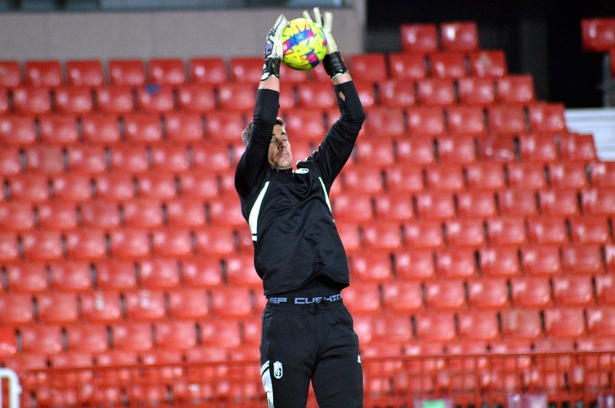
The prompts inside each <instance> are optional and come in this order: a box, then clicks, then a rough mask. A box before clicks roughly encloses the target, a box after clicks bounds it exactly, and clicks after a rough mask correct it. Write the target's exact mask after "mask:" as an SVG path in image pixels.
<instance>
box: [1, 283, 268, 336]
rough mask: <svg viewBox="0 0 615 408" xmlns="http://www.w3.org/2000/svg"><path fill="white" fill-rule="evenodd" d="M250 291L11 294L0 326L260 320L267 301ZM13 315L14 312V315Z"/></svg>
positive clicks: (242, 288) (224, 288) (4, 302)
mask: <svg viewBox="0 0 615 408" xmlns="http://www.w3.org/2000/svg"><path fill="white" fill-rule="evenodd" d="M256 291H258V289H256V290H255V291H253V290H252V289H251V288H249V287H245V286H237V287H227V286H219V287H216V288H215V290H211V291H208V290H206V289H200V288H175V289H173V290H166V291H163V290H161V289H151V290H150V289H140V290H136V289H133V290H124V291H122V292H118V291H109V290H107V291H89V292H82V293H79V294H78V293H75V292H41V293H36V294H34V295H30V294H21V293H11V294H6V295H5V296H3V298H2V300H1V301H0V302H1V303H2V305H3V308H4V310H6V311H7V314H5V315H3V316H2V317H1V318H0V325H9V326H10V325H13V326H15V325H31V324H34V325H37V324H40V325H49V324H78V323H114V322H120V321H131V322H137V321H166V320H194V319H202V318H235V317H249V316H254V317H256V316H258V315H259V314H260V313H261V312H262V308H263V306H264V302H265V298H264V296H263V295H262V290H261V291H260V292H259V293H257V294H255V293H253V292H256ZM8 312H10V313H8Z"/></svg>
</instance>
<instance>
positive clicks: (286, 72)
mask: <svg viewBox="0 0 615 408" xmlns="http://www.w3.org/2000/svg"><path fill="white" fill-rule="evenodd" d="M280 75H281V77H282V78H284V82H287V83H288V84H298V83H300V84H304V83H306V82H308V81H310V79H311V75H310V72H309V71H301V70H298V69H291V68H289V67H288V66H287V65H286V64H282V65H280Z"/></svg>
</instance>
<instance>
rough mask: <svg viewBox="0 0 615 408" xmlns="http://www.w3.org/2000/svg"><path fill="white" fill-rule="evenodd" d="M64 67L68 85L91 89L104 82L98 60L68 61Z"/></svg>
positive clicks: (100, 64)
mask: <svg viewBox="0 0 615 408" xmlns="http://www.w3.org/2000/svg"><path fill="white" fill-rule="evenodd" d="M65 65H66V79H67V81H66V82H67V84H68V85H72V86H78V87H92V88H93V87H98V86H101V85H103V84H104V82H105V76H104V73H103V67H102V63H101V62H100V60H97V59H91V60H68V61H66V64H65Z"/></svg>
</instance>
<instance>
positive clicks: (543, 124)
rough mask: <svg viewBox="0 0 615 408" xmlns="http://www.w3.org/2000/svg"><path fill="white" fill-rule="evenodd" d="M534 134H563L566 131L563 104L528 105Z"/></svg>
mask: <svg viewBox="0 0 615 408" xmlns="http://www.w3.org/2000/svg"><path fill="white" fill-rule="evenodd" d="M527 110H528V118H529V124H530V129H531V131H532V132H561V131H565V130H566V118H565V117H564V104H563V103H545V102H533V103H530V104H528V105H527Z"/></svg>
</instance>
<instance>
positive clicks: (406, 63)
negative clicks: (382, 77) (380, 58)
mask: <svg viewBox="0 0 615 408" xmlns="http://www.w3.org/2000/svg"><path fill="white" fill-rule="evenodd" d="M388 62H389V71H390V78H391V79H392V80H397V81H400V80H401V81H408V82H410V83H413V81H414V80H417V79H422V78H425V77H426V76H427V60H426V59H425V55H424V54H418V53H417V54H411V53H404V52H396V53H390V54H389V55H388Z"/></svg>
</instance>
